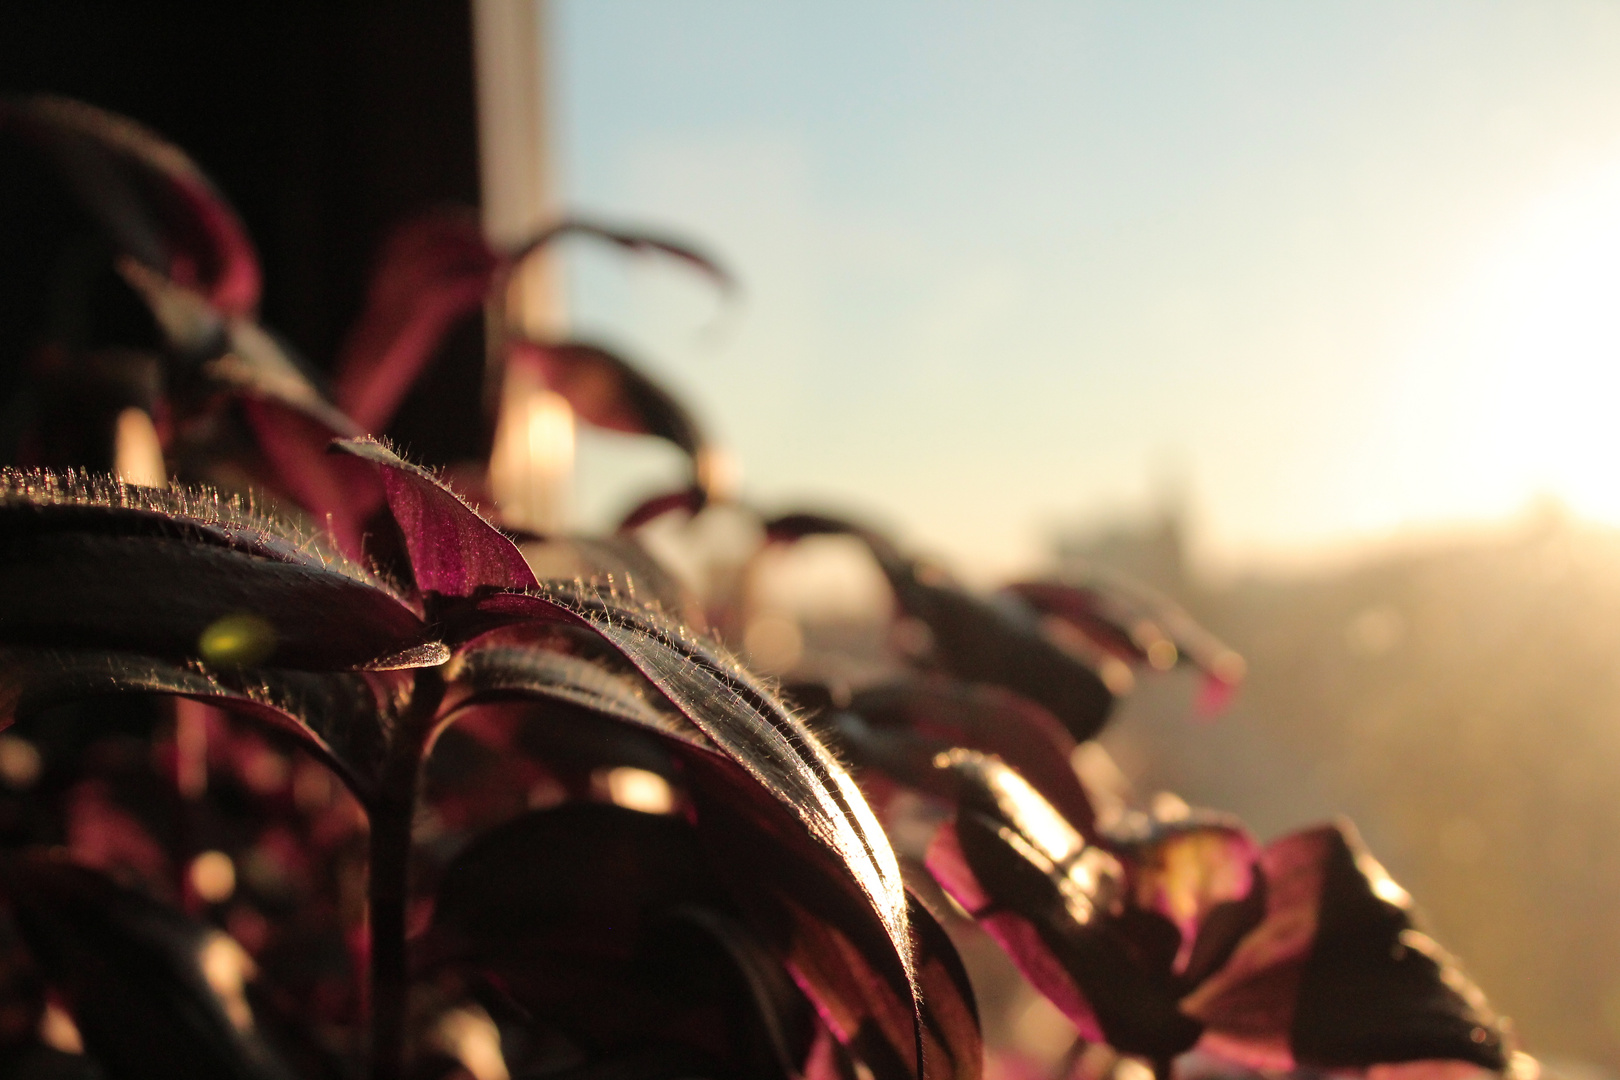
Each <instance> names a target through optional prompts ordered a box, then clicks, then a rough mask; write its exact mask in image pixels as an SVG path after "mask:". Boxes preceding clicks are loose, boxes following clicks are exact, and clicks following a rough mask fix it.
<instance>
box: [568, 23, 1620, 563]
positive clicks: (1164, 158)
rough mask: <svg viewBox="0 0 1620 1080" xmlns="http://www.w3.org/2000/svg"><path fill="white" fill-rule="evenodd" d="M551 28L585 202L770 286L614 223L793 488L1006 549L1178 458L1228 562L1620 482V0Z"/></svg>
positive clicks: (615, 312)
mask: <svg viewBox="0 0 1620 1080" xmlns="http://www.w3.org/2000/svg"><path fill="white" fill-rule="evenodd" d="M549 47H550V50H551V52H552V54H553V58H554V63H555V65H556V68H555V72H556V73H555V82H556V84H557V94H556V97H555V100H554V101H553V103H552V110H553V112H554V114H555V117H556V124H557V130H558V143H559V148H560V154H561V159H562V166H561V186H562V188H563V190H564V193H565V197H566V199H567V201H568V202H569V203H570V204H572V205H573V206H574V207H576V208H578V209H581V210H587V211H591V212H595V213H600V214H603V215H611V216H613V217H616V218H622V219H629V220H632V221H638V222H645V223H649V224H656V225H658V226H660V227H661V228H665V229H667V230H669V231H672V232H677V233H682V234H685V235H687V236H690V237H692V238H694V239H696V240H698V241H701V242H702V243H703V244H704V245H705V246H706V247H708V248H709V249H710V250H712V251H714V252H715V253H716V254H718V255H719V256H720V257H721V258H722V259H723V260H724V261H725V262H726V263H728V264H729V265H730V266H731V267H732V268H733V269H734V270H735V271H736V272H737V274H738V275H739V276H740V278H741V279H742V281H743V282H744V287H745V298H744V301H743V303H742V305H741V306H740V307H739V308H738V309H737V310H736V311H734V312H733V313H732V314H731V315H730V316H729V317H727V318H726V319H725V320H724V321H723V322H722V324H721V325H719V326H718V327H715V326H712V325H710V322H711V319H712V316H713V314H714V302H713V299H712V297H711V296H709V295H708V294H707V293H706V292H705V290H704V289H703V288H701V287H700V286H699V285H697V284H695V283H693V282H691V281H688V280H685V279H683V278H682V277H681V276H680V275H679V274H678V273H676V272H674V271H672V270H670V269H668V268H667V267H663V266H650V265H648V266H642V267H637V268H633V269H632V268H626V266H625V264H624V263H623V262H622V260H617V259H615V258H612V257H609V256H606V255H602V254H597V253H580V254H578V255H576V256H574V257H573V260H572V265H571V275H570V293H571V296H570V301H571V306H572V310H573V317H574V319H575V321H576V324H577V326H578V328H579V329H580V330H582V331H585V332H592V333H597V334H600V335H604V336H608V337H610V338H611V339H613V340H616V341H618V342H620V343H621V344H624V345H625V346H627V347H628V348H629V349H630V350H631V351H632V352H633V353H634V354H636V355H638V356H641V357H644V358H645V359H646V361H647V365H648V366H649V367H650V368H652V369H653V370H654V371H656V372H657V373H658V374H659V375H661V376H662V377H663V378H665V379H666V380H667V381H668V382H669V383H671V384H673V385H674V386H676V387H677V388H679V389H680V390H682V391H684V392H685V393H686V394H687V396H688V397H689V398H690V400H691V401H692V402H693V404H694V405H695V407H696V408H697V410H698V411H699V413H700V415H702V416H703V417H704V419H705V420H706V421H707V422H708V424H709V426H710V427H711V429H712V430H713V431H714V432H715V434H716V435H717V436H718V438H719V440H720V441H721V442H722V443H723V444H725V445H726V446H727V447H728V448H729V449H730V450H731V451H732V452H733V453H734V454H735V455H736V457H737V458H738V460H739V462H740V464H741V466H742V470H743V476H744V485H745V490H746V492H747V493H748V495H749V496H750V497H751V498H753V499H755V500H757V501H759V502H761V503H763V504H766V505H770V506H786V505H790V504H799V503H805V502H815V503H821V504H828V505H830V506H832V507H836V508H842V509H846V510H849V511H852V512H856V513H860V514H864V515H867V516H869V517H872V518H875V519H876V520H879V521H881V522H883V523H885V524H888V525H890V526H892V527H894V528H895V529H897V530H898V531H899V532H900V533H901V534H902V535H903V536H904V537H906V538H907V539H908V540H909V541H910V542H912V543H914V544H916V545H917V546H919V547H922V548H925V549H928V550H933V551H936V552H939V553H942V554H944V555H946V556H948V557H949V558H950V559H952V560H953V561H955V562H956V563H958V564H959V565H960V566H963V567H965V568H973V567H977V568H979V571H980V572H981V573H991V572H997V571H1001V570H1010V569H1012V568H1015V567H1017V566H1020V565H1028V564H1030V563H1032V562H1035V561H1036V560H1038V559H1039V557H1040V556H1041V554H1042V552H1043V549H1044V545H1045V542H1046V537H1047V535H1048V532H1049V530H1050V528H1051V527H1052V526H1053V525H1054V524H1056V523H1059V522H1065V521H1073V520H1078V519H1081V518H1085V517H1096V516H1098V515H1107V514H1110V513H1114V512H1119V511H1122V510H1128V509H1130V508H1132V507H1140V506H1142V505H1144V504H1145V502H1146V501H1147V500H1148V498H1149V497H1150V492H1151V491H1152V490H1153V489H1154V487H1155V485H1156V484H1158V483H1160V482H1161V480H1160V479H1159V478H1163V477H1165V476H1167V475H1168V476H1180V477H1181V478H1183V479H1184V481H1185V485H1186V486H1187V487H1188V488H1189V489H1190V492H1191V497H1192V500H1193V504H1194V507H1195V509H1196V512H1197V519H1198V525H1199V537H1200V540H1199V543H1200V550H1201V552H1202V553H1203V554H1204V555H1205V556H1206V557H1207V558H1209V559H1211V560H1212V561H1215V562H1217V563H1222V564H1225V565H1232V564H1245V565H1253V564H1257V563H1264V562H1267V561H1274V560H1293V559H1297V558H1299V557H1301V556H1302V554H1303V555H1309V554H1310V553H1316V552H1321V551H1324V550H1329V549H1333V548H1337V547H1342V546H1343V545H1345V544H1347V543H1350V542H1353V541H1355V540H1356V539H1358V538H1365V537H1375V536H1381V535H1386V534H1388V533H1389V532H1391V531H1392V530H1398V529H1404V528H1411V527H1424V528H1432V527H1435V526H1436V525H1438V524H1442V523H1451V522H1456V521H1466V520H1488V519H1492V518H1499V517H1501V516H1502V515H1504V514H1508V513H1511V512H1513V511H1514V510H1515V509H1516V508H1518V507H1520V506H1522V505H1523V504H1524V503H1525V502H1526V501H1527V500H1528V499H1529V498H1531V497H1532V496H1533V495H1534V494H1535V493H1536V492H1538V491H1543V490H1545V491H1550V492H1552V493H1554V494H1558V495H1560V496H1562V497H1564V498H1566V499H1567V500H1569V501H1570V502H1572V503H1573V504H1575V505H1576V506H1577V508H1579V509H1582V510H1584V511H1586V512H1588V513H1591V514H1594V515H1599V516H1603V517H1607V518H1609V519H1610V520H1615V521H1620V481H1617V482H1616V483H1615V484H1614V485H1613V489H1614V490H1613V492H1612V494H1611V493H1610V492H1609V487H1608V480H1607V477H1608V474H1609V472H1610V471H1611V470H1609V469H1608V468H1607V467H1603V468H1597V467H1596V466H1598V465H1602V464H1603V463H1604V462H1606V461H1609V460H1612V461H1614V462H1615V464H1616V465H1617V466H1620V435H1614V434H1609V433H1607V432H1606V431H1604V430H1603V429H1604V426H1605V425H1604V420H1605V419H1606V417H1607V415H1608V411H1607V410H1606V409H1599V408H1598V403H1603V402H1606V401H1607V400H1611V399H1609V398H1606V397H1605V396H1604V395H1606V394H1608V393H1609V391H1611V390H1614V391H1616V396H1617V397H1620V385H1617V384H1616V378H1615V376H1614V375H1613V374H1611V373H1609V372H1610V370H1612V369H1620V364H1616V363H1614V361H1616V360H1620V316H1617V314H1616V313H1617V312H1620V168H1617V167H1616V163H1620V5H1616V4H1613V3H1603V4H1599V3H1559V2H1552V0H1538V2H1536V3H1533V4H1531V3H1516V4H1506V3H1486V2H1482V0H1470V2H1466V3H1465V2H1457V3H1436V2H1426V0H1401V2H1391V3H1372V2H1355V3H1349V2H1345V3H1325V2H1312V3H1285V2H1282V0H1276V2H1270V3H1214V2H1200V3H1184V4H1170V3H1128V4H1127V3H1111V4H1082V3H1027V2H1020V3H1007V2H1002V3H995V4H990V3H979V4H965V3H945V2H932V3H920V2H919V3H898V2H881V3H880V2H876V0H866V2H862V3H849V2H828V0H818V2H816V3H813V4H811V3H800V4H794V5H789V4H785V3H769V2H764V0H751V2H740V0H739V2H725V3H722V2H698V0H680V2H675V3H672V2H668V0H634V2H632V0H554V28H553V35H552V41H551V42H550V46H549ZM1610 241H1612V243H1611V242H1610ZM1570 281H1579V282H1582V283H1585V286H1586V287H1584V288H1579V289H1571V288H1566V287H1565V286H1564V285H1563V284H1560V283H1561V282H1570ZM1594 282H1596V283H1598V286H1601V287H1597V286H1593V283H1594ZM1605 283H1612V284H1613V286H1614V288H1613V289H1609V288H1608V287H1607V284H1605ZM1532 293H1534V294H1535V297H1534V298H1532V299H1525V297H1527V296H1529V295H1530V294H1532ZM1544 324H1548V325H1552V324H1556V325H1557V326H1558V327H1562V328H1563V331H1564V334H1563V337H1562V338H1557V337H1556V336H1553V337H1549V334H1548V333H1547V332H1546V327H1545V326H1544ZM1571 326H1574V328H1575V329H1574V330H1573V331H1571V330H1570V327H1571ZM1504 342H1507V343H1509V344H1503V343H1504ZM1549 365H1550V366H1549ZM1548 370H1550V371H1552V372H1553V373H1554V374H1555V376H1556V377H1554V378H1551V379H1550V380H1549V379H1548V378H1546V377H1544V376H1543V375H1542V374H1537V372H1545V371H1548ZM1530 384H1534V386H1533V387H1531V388H1530V389H1527V386H1529V385H1530ZM1548 387H1553V389H1548ZM1527 400H1532V401H1533V402H1534V403H1535V405H1534V408H1531V409H1529V410H1528V415H1529V416H1530V418H1529V419H1526V415H1527V410H1526V409H1525V408H1523V407H1521V405H1522V402H1524V401H1527ZM1571 400H1575V401H1579V402H1582V403H1583V405H1582V406H1581V408H1578V409H1575V410H1574V411H1570V410H1568V409H1566V408H1565V406H1566V404H1567V403H1568V402H1569V401H1571ZM1582 409H1584V410H1585V411H1582ZM1611 426H1613V427H1616V428H1620V425H1611ZM600 442H601V440H595V441H593V443H592V445H591V446H587V447H586V449H585V451H584V454H585V456H584V460H583V466H582V474H581V477H580V483H581V496H580V502H581V507H582V511H583V512H584V513H585V514H586V516H587V517H590V516H591V515H593V514H594V515H597V516H600V515H601V514H603V513H604V512H605V509H606V507H607V506H608V505H609V504H610V502H611V503H613V504H615V505H617V504H619V503H622V502H623V500H625V499H626V498H628V497H629V496H630V495H631V494H632V493H633V489H634V488H635V487H636V486H637V485H632V490H626V489H624V488H622V487H618V486H617V484H616V482H615V481H616V480H617V479H619V478H621V474H622V473H623V470H624V465H623V461H622V459H623V458H624V457H625V456H626V455H625V454H623V453H622V452H618V451H617V450H615V449H614V448H611V447H609V448H603V447H602V446H601V445H599V444H600ZM1582 470H1584V471H1582ZM1612 471H1613V472H1614V473H1615V474H1616V475H1620V468H1616V469H1614V470H1612ZM649 482H650V481H649ZM610 488H612V489H613V490H612V492H611V494H612V498H611V500H610V499H609V497H608V495H609V489H610Z"/></svg>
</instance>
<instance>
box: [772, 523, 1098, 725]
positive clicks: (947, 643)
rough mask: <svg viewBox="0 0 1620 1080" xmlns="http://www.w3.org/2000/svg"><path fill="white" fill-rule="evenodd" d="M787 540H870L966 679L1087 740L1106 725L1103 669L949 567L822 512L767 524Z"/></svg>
mask: <svg viewBox="0 0 1620 1080" xmlns="http://www.w3.org/2000/svg"><path fill="white" fill-rule="evenodd" d="M765 528H766V535H767V536H768V537H770V538H771V539H772V540H775V541H778V542H783V541H791V540H797V539H800V538H802V537H805V536H816V535H836V536H853V537H855V538H856V539H858V540H860V541H861V542H862V543H864V544H865V545H866V546H867V548H868V550H870V551H871V552H872V556H873V558H875V559H876V560H877V563H878V566H879V567H880V568H881V569H882V571H883V574H884V576H885V577H887V578H888V580H889V586H890V588H892V589H893V590H894V595H895V600H896V602H897V603H898V605H899V606H900V609H901V610H902V611H904V612H905V613H906V614H907V615H909V616H911V617H912V618H914V619H917V620H919V621H920V622H922V623H923V624H924V625H925V626H927V627H928V630H929V632H930V635H931V638H932V646H933V650H932V651H933V656H934V660H935V661H936V662H937V663H938V664H939V665H940V666H941V667H943V668H944V669H945V670H947V671H948V672H950V673H951V674H952V675H954V676H956V677H957V678H959V679H964V680H966V681H968V682H983V683H993V684H995V685H997V686H1003V687H1006V688H1007V689H1009V690H1012V691H1014V692H1015V693H1018V694H1021V695H1023V696H1024V697H1027V698H1029V699H1030V700H1031V701H1033V702H1035V703H1036V704H1038V705H1041V706H1043V707H1045V708H1046V709H1048V710H1049V711H1050V712H1051V713H1052V714H1053V715H1054V716H1056V717H1057V718H1058V719H1059V720H1061V721H1062V722H1063V726H1064V727H1066V728H1068V730H1069V733H1070V734H1071V735H1073V736H1074V737H1075V739H1077V740H1079V741H1082V742H1083V741H1085V740H1086V739H1090V738H1092V737H1093V736H1095V735H1096V734H1097V732H1098V731H1100V730H1102V727H1103V725H1104V724H1105V723H1106V722H1107V719H1108V714H1109V711H1110V710H1111V709H1112V708H1113V701H1114V697H1113V694H1112V693H1111V692H1110V691H1109V689H1108V687H1107V685H1106V684H1104V683H1103V681H1102V679H1101V678H1099V677H1098V675H1097V673H1096V672H1095V671H1093V670H1092V669H1091V668H1090V667H1088V666H1086V665H1085V664H1084V663H1082V662H1081V661H1079V660H1077V659H1076V658H1075V657H1073V656H1071V655H1069V654H1068V653H1066V652H1064V651H1063V650H1062V649H1061V648H1059V647H1058V646H1057V645H1055V644H1053V643H1052V642H1051V641H1050V640H1049V639H1048V638H1047V637H1046V635H1045V634H1043V633H1042V632H1041V627H1040V623H1039V622H1038V621H1037V620H1036V619H1034V618H1033V617H1031V616H1028V615H1027V614H1025V613H1021V612H1019V611H1018V610H1016V609H1011V608H1008V607H1005V606H997V605H995V604H992V603H990V602H989V601H986V600H981V599H980V598H978V597H976V596H973V595H972V594H970V593H968V592H966V591H964V590H962V589H960V588H957V587H955V586H954V585H951V584H950V583H949V582H948V580H947V579H946V578H945V576H944V575H943V573H941V572H939V571H937V570H936V569H935V568H933V567H929V566H925V565H923V564H920V563H918V562H916V561H914V560H912V559H908V558H906V557H905V556H904V555H902V554H901V553H900V551H899V549H898V548H896V547H895V546H894V544H892V543H891V542H890V541H888V540H887V539H886V538H884V537H882V536H880V535H879V534H877V533H875V532H873V531H871V530H870V529H865V528H862V527H861V526H858V525H852V524H850V523H848V522H845V521H840V520H838V519H836V518H830V517H824V516H821V515H816V514H789V515H786V516H783V517H779V518H775V519H773V520H771V521H769V522H767V523H766V526H765Z"/></svg>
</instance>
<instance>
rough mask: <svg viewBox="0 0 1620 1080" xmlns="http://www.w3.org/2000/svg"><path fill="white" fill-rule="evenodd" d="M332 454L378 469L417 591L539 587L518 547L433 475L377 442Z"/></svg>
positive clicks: (348, 442) (451, 593)
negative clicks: (352, 457)
mask: <svg viewBox="0 0 1620 1080" xmlns="http://www.w3.org/2000/svg"><path fill="white" fill-rule="evenodd" d="M332 449H333V450H335V451H341V452H342V453H345V454H350V455H353V456H354V457H357V458H359V459H361V460H362V461H367V462H370V463H371V464H372V465H373V466H375V467H376V469H377V474H378V476H380V477H381V478H382V484H383V493H384V495H385V497H386V498H387V500H388V508H389V509H390V510H391V511H392V512H393V515H394V520H395V521H396V522H398V524H399V528H400V532H401V534H402V535H403V537H404V541H405V549H406V552H407V554H408V555H409V557H410V562H411V572H412V574H413V575H414V576H415V579H416V585H417V588H419V589H421V590H423V591H424V592H432V593H438V594H439V595H440V596H445V597H469V596H471V595H472V594H473V593H475V592H477V591H478V590H480V589H489V588H495V589H533V588H536V587H538V585H539V582H538V581H536V580H535V576H534V572H533V571H532V570H530V569H529V564H528V563H527V562H525V561H524V559H523V554H522V552H520V551H518V549H517V546H516V545H514V544H513V543H512V541H511V540H509V539H507V537H506V536H505V535H504V534H503V533H502V532H501V531H500V530H499V529H497V528H495V526H493V525H491V524H490V523H489V522H487V521H485V520H484V519H483V518H482V517H480V516H479V515H478V512H477V511H476V510H474V509H473V508H472V507H470V506H468V505H467V504H466V503H464V502H462V501H461V499H459V498H458V497H457V496H456V494H455V493H454V492H452V491H451V490H450V489H449V488H447V487H445V486H444V485H443V484H441V483H440V482H439V481H438V480H436V479H434V478H433V476H432V475H430V474H429V473H427V472H426V471H424V470H422V469H420V468H417V467H416V466H415V465H411V464H409V463H407V462H406V461H404V460H403V459H402V458H400V457H399V456H398V455H396V454H395V453H394V452H393V451H391V450H389V449H388V448H387V447H386V446H384V445H383V444H382V443H380V442H378V441H376V440H375V439H369V438H362V439H345V440H342V441H340V442H337V443H335V444H334V445H333V447H332Z"/></svg>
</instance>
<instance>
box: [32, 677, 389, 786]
mask: <svg viewBox="0 0 1620 1080" xmlns="http://www.w3.org/2000/svg"><path fill="white" fill-rule="evenodd" d="M374 679H376V677H374V676H365V675H359V674H350V673H322V674H313V673H303V672H290V671H276V670H270V669H219V670H213V671H210V670H209V669H207V668H205V667H203V666H201V665H192V666H190V667H177V666H174V665H170V664H165V663H163V662H161V661H157V660H153V659H151V658H150V657H146V656H140V655H136V654H131V653H113V652H89V653H86V652H73V651H65V650H47V649H7V650H0V724H9V723H10V722H11V721H12V720H14V719H18V718H24V717H28V716H31V715H33V714H34V713H36V712H39V711H41V710H44V709H49V708H52V707H54V706H57V705H61V704H65V703H68V702H72V701H80V700H84V699H86V698H95V697H102V696H106V695H113V694H162V695H170V696H176V697H186V698H191V699H193V700H196V701H201V702H204V703H206V704H209V705H214V706H216V707H218V708H221V709H225V710H226V711H228V712H231V713H235V714H237V715H240V716H244V717H247V718H249V719H252V720H254V721H256V722H258V723H262V724H266V725H268V726H271V727H274V728H276V729H278V730H281V731H285V732H288V733H289V734H292V735H294V736H296V737H298V738H299V739H300V740H301V741H302V742H303V743H304V744H305V745H306V746H308V747H309V749H310V750H311V751H312V752H314V753H315V754H316V755H317V756H318V757H320V758H321V759H323V760H325V761H327V762H329V763H331V764H332V765H333V766H334V767H335V768H336V770H337V772H338V773H339V775H341V776H343V777H344V778H345V779H346V780H347V781H348V783H349V784H350V786H351V787H353V788H354V789H355V791H356V793H357V794H359V795H360V796H361V798H362V799H364V798H365V797H366V796H367V794H368V793H369V792H370V790H371V788H372V785H373V782H374V781H375V778H376V776H377V773H378V770H379V769H380V767H381V761H382V754H383V742H384V737H385V733H384V731H383V729H382V723H383V722H385V721H386V719H387V718H388V717H389V715H390V713H391V711H392V708H393V702H392V701H391V699H390V697H389V695H388V691H387V687H386V686H385V685H380V684H378V683H374V681H373V680H374Z"/></svg>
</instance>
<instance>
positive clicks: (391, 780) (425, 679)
mask: <svg viewBox="0 0 1620 1080" xmlns="http://www.w3.org/2000/svg"><path fill="white" fill-rule="evenodd" d="M443 697H444V680H443V678H442V677H441V676H440V674H439V671H438V669H437V668H424V669H422V670H421V671H420V672H418V673H417V676H416V686H415V693H414V694H413V696H412V701H411V706H410V708H409V709H408V710H406V712H405V715H403V716H401V717H400V720H399V723H398V725H397V726H396V727H395V729H394V733H393V738H392V739H391V740H390V741H389V744H388V758H387V760H386V761H385V762H384V763H383V770H382V776H381V779H380V782H379V784H378V789H377V795H376V798H375V800H374V801H373V803H372V805H371V807H370V817H371V867H370V879H369V893H370V895H369V901H370V911H369V919H370V925H371V994H370V1000H371V1048H370V1058H371V1077H372V1080H399V1078H400V1077H401V1075H402V1074H403V1072H404V1067H405V1036H406V1031H405V1027H406V1020H407V1010H408V1006H409V993H410V964H409V957H408V956H407V954H406V943H405V908H406V901H407V900H408V899H409V895H410V861H411V825H412V822H413V821H414V819H415V817H416V795H417V788H418V786H419V785H420V783H421V772H422V756H423V749H424V747H425V746H426V745H427V739H428V736H429V735H430V734H431V732H432V730H433V722H434V718H435V714H436V713H437V711H438V708H439V702H440V701H441V700H442V699H443Z"/></svg>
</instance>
